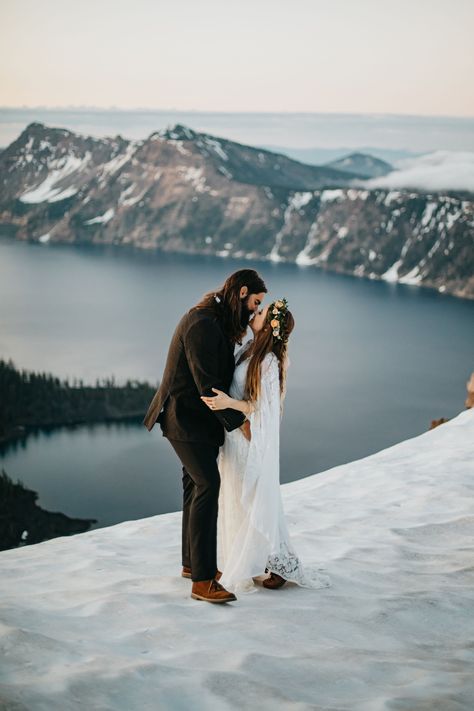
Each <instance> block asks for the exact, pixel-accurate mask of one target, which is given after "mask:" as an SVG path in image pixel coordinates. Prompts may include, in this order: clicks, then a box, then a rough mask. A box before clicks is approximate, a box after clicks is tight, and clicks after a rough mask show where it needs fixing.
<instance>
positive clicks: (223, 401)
mask: <svg viewBox="0 0 474 711" xmlns="http://www.w3.org/2000/svg"><path fill="white" fill-rule="evenodd" d="M212 392H214V393H216V395H215V397H205V396H204V395H201V400H202V401H203V402H204V403H205V404H206V405H207V406H208V408H209V409H210V410H227V409H228V408H232V410H238V411H239V412H242V413H243V414H244V415H250V414H251V413H252V412H253V409H254V408H253V406H252V403H251V402H250V401H249V400H236V399H235V398H233V397H230V395H227V394H226V393H225V392H223V391H222V390H218V389H217V388H212Z"/></svg>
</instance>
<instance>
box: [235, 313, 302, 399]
mask: <svg viewBox="0 0 474 711" xmlns="http://www.w3.org/2000/svg"><path fill="white" fill-rule="evenodd" d="M274 306H275V302H274V303H272V304H270V306H269V308H268V312H267V318H266V322H265V325H264V326H263V328H262V329H261V330H260V331H258V333H257V334H256V335H255V338H254V340H253V342H252V343H251V345H250V347H249V350H248V351H247V352H246V354H245V357H246V358H249V359H250V361H249V365H248V369H247V378H246V381H245V398H246V399H248V400H251V401H252V402H255V401H256V400H257V399H258V397H259V395H260V383H261V373H262V362H263V359H264V358H265V356H266V355H267V353H274V354H275V355H276V357H277V358H278V372H279V377H280V394H281V395H282V397H284V394H285V389H286V369H287V364H288V354H287V352H288V338H289V336H290V333H291V332H292V331H293V329H294V327H295V320H294V318H293V314H292V313H291V311H288V310H287V309H285V311H284V312H283V313H282V317H281V336H282V337H281V340H280V339H279V338H276V337H275V336H274V335H273V328H272V326H271V324H270V321H271V319H272V318H273V315H272V312H273V308H274Z"/></svg>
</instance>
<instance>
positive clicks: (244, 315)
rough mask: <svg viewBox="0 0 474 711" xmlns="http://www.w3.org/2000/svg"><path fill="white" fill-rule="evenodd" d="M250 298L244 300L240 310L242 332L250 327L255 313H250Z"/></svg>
mask: <svg viewBox="0 0 474 711" xmlns="http://www.w3.org/2000/svg"><path fill="white" fill-rule="evenodd" d="M249 298H250V297H247V298H246V299H242V308H241V309H240V325H241V326H242V330H245V329H246V328H247V326H248V325H249V321H250V317H251V316H252V315H253V313H254V312H253V311H249V307H248V302H249Z"/></svg>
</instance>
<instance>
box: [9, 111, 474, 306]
mask: <svg viewBox="0 0 474 711" xmlns="http://www.w3.org/2000/svg"><path fill="white" fill-rule="evenodd" d="M0 175H1V180H2V184H1V193H0V230H2V231H3V232H8V233H9V234H13V235H15V236H16V237H17V238H18V239H24V240H34V241H39V242H43V243H47V242H71V243H92V244H131V245H134V246H137V247H140V248H160V249H163V250H168V251H177V252H188V253H201V254H217V255H220V256H227V255H232V256H235V257H237V258H246V259H249V260H258V259H272V260H274V261H293V262H297V263H298V264H301V265H315V266H319V267H322V268H325V269H329V270H332V271H337V272H341V273H346V274H353V275H355V276H364V277H368V278H371V279H385V280H388V281H399V282H405V283H408V284H419V285H423V286H429V287H434V288H437V289H438V290H439V291H441V292H446V293H451V294H455V295H457V296H463V297H468V298H474V201H473V198H472V194H470V193H462V194H461V193H452V192H451V193H449V192H447V193H439V192H433V193H426V192H417V191H414V190H404V189H400V190H390V189H388V188H386V189H384V188H373V189H368V188H367V187H366V186H365V185H361V181H362V179H361V177H360V176H359V175H358V174H357V175H356V174H351V173H346V172H343V171H341V170H335V169H334V168H330V167H327V166H310V165H305V164H303V163H299V162H298V161H295V160H291V159H290V158H287V157H285V156H282V155H279V154H276V153H272V152H270V151H265V150H260V149H257V148H252V147H249V146H244V145H241V144H239V143H235V142H234V141H227V140H225V139H222V138H216V137H215V136H210V135H208V134H203V133H197V132H195V131H192V130H191V129H189V128H187V127H185V126H181V125H177V126H175V127H173V128H170V129H166V130H162V131H157V132H155V133H152V134H151V135H150V136H149V137H148V138H147V139H144V140H126V139H124V138H122V137H121V136H116V137H115V138H93V137H87V136H82V135H79V134H75V133H72V132H71V131H66V130H64V129H59V128H50V127H47V126H44V125H43V124H40V123H32V124H30V125H29V126H27V128H26V129H25V130H24V131H23V132H22V134H21V135H20V136H19V138H18V139H17V140H16V141H14V142H13V143H12V144H11V145H10V146H8V147H7V148H6V149H5V151H3V153H1V154H0ZM356 183H357V187H356Z"/></svg>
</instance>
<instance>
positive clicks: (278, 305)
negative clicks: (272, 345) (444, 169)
mask: <svg viewBox="0 0 474 711" xmlns="http://www.w3.org/2000/svg"><path fill="white" fill-rule="evenodd" d="M287 311H288V301H287V300H286V299H279V300H278V301H274V302H273V304H270V308H269V309H268V313H267V321H269V322H270V326H271V327H272V329H273V338H276V339H277V340H279V341H287V340H288V337H287V335H286V334H285V315H286V312H287Z"/></svg>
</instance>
